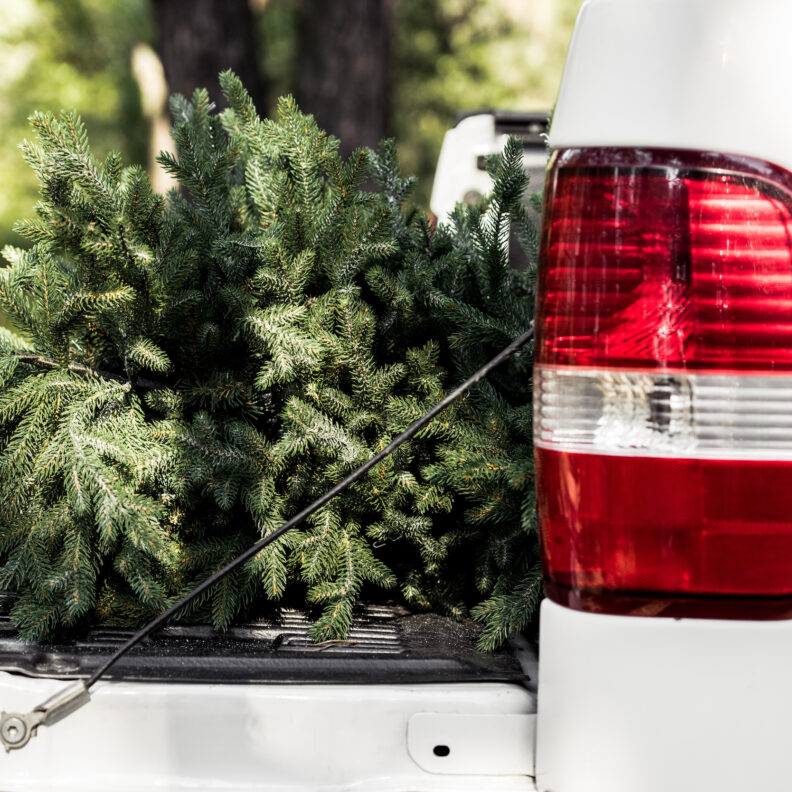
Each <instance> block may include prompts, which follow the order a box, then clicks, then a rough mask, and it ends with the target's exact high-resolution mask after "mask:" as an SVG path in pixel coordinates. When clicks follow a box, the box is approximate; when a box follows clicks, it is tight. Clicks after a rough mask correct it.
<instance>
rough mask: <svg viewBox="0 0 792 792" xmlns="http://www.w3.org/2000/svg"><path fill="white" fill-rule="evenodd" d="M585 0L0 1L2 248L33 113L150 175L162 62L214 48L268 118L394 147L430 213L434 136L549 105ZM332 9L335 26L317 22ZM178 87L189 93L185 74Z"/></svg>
mask: <svg viewBox="0 0 792 792" xmlns="http://www.w3.org/2000/svg"><path fill="white" fill-rule="evenodd" d="M581 2H582V0H333V3H330V2H328V0H250V2H248V0H224V1H223V2H219V0H2V10H3V14H2V29H0V74H2V75H3V79H2V83H0V173H1V174H2V189H1V190H0V243H1V244H6V243H14V244H21V243H22V240H21V239H20V238H19V237H17V236H16V235H15V234H14V232H13V231H12V226H13V223H14V221H15V220H17V219H19V218H21V217H25V216H29V215H30V213H31V211H32V207H33V205H34V203H35V200H36V194H37V185H36V183H35V181H34V180H33V178H32V176H31V174H30V173H29V171H28V169H27V166H26V165H25V164H24V162H23V161H22V159H21V157H20V154H19V151H18V149H17V145H18V143H19V142H21V140H22V139H23V138H24V137H25V136H29V130H28V126H27V117H28V116H29V115H30V114H31V112H32V111H33V110H34V109H44V110H53V111H55V110H58V109H60V108H63V107H71V108H75V109H76V110H77V111H79V112H80V113H81V114H82V116H83V118H84V119H85V121H86V122H87V125H88V129H89V132H90V136H91V141H92V144H93V146H94V148H95V150H96V152H97V153H98V154H99V155H100V156H103V155H104V154H105V153H106V152H107V151H108V150H110V149H118V150H120V151H121V152H122V153H123V155H124V158H125V160H126V161H127V162H140V163H148V165H149V167H150V168H151V169H152V170H154V169H155V168H156V166H155V165H154V164H153V155H154V153H156V151H157V150H159V149H160V148H162V147H164V146H167V144H168V138H167V127H168V117H167V108H166V105H165V102H164V99H165V95H166V93H167V92H168V91H169V90H173V89H182V90H184V88H183V87H182V86H181V85H175V86H174V85H172V84H170V85H167V87H166V77H168V76H169V72H170V75H173V74H176V72H175V67H174V66H173V63H171V64H170V65H169V62H168V58H169V57H170V58H171V61H173V62H176V66H182V67H183V68H184V69H188V70H189V66H190V59H189V57H185V51H187V52H188V54H189V48H190V47H193V48H194V47H195V46H196V42H197V46H206V47H214V54H215V56H216V63H217V64H219V65H220V66H224V65H235V64H236V63H241V64H243V66H242V67H240V70H242V71H244V63H245V59H246V58H247V59H248V61H249V62H250V63H252V64H253V65H252V66H251V69H253V70H255V75H254V77H251V74H252V72H251V71H249V72H248V80H249V81H253V82H256V81H258V84H257V85H255V86H254V88H255V94H256V95H257V97H258V100H259V104H260V105H262V106H261V107H260V110H261V111H262V112H264V113H269V112H270V111H271V109H272V107H273V105H274V103H275V101H276V99H277V97H278V96H279V95H281V94H283V93H287V92H292V93H296V95H297V98H298V100H299V101H300V102H301V104H302V105H303V108H304V109H305V110H307V111H309V112H315V113H316V114H317V118H318V119H319V121H320V123H322V124H324V125H325V126H327V127H328V128H329V129H330V131H331V132H334V133H339V130H342V131H343V130H346V134H345V135H344V137H345V138H346V137H349V138H352V140H348V141H347V140H345V142H347V143H349V146H350V147H351V146H352V145H355V144H358V143H364V144H370V143H371V142H372V140H371V136H372V135H376V137H380V136H381V135H383V134H384V135H388V136H393V137H395V138H396V139H397V141H398V143H399V150H400V153H401V158H402V165H403V169H404V170H405V171H406V172H410V173H415V174H417V175H418V176H419V179H420V181H419V189H418V191H417V193H416V199H417V200H418V201H419V202H421V203H424V204H425V203H426V201H427V199H428V196H429V193H430V190H431V178H432V173H433V170H434V167H435V163H436V158H437V153H438V150H439V146H440V143H441V141H442V137H443V134H444V132H445V130H446V129H447V128H448V127H449V126H450V125H451V124H453V122H454V118H455V116H456V114H457V112H459V111H462V110H471V109H481V108H500V109H513V110H537V109H539V110H545V109H550V108H551V106H552V104H553V102H554V98H555V94H556V91H557V89H558V83H559V80H560V76H561V69H562V65H563V58H564V55H565V52H566V48H567V45H568V42H569V37H570V33H571V29H572V24H573V22H574V18H575V15H576V13H577V11H578V8H579V6H580V4H581ZM366 4H367V5H366ZM241 6H244V8H242V7H241ZM331 6H332V7H333V8H334V9H335V11H336V12H338V13H337V14H336V16H339V14H340V16H341V17H342V18H341V19H336V20H335V21H333V20H328V19H326V18H322V17H323V15H325V16H327V14H328V13H329V12H330V7H331ZM356 7H359V8H361V9H363V11H365V13H368V12H369V11H370V10H371V9H374V10H375V11H376V13H377V14H378V15H379V17H378V19H377V20H374V24H379V25H380V27H382V26H383V25H384V28H383V29H384V33H382V30H380V32H379V33H378V35H380V36H382V35H384V36H386V37H387V42H386V44H387V46H384V47H383V46H382V45H381V43H380V44H372V42H371V41H370V40H369V39H370V37H369V35H368V34H367V33H366V28H365V25H367V24H371V22H370V21H369V20H368V19H361V20H357V19H356V17H355V14H356V10H355V9H356ZM344 14H347V17H346V18H343V15H344ZM229 15H230V16H229ZM234 15H235V16H234ZM240 15H241V16H240ZM359 16H361V17H363V16H365V14H359ZM239 20H242V21H241V22H240V21H239ZM246 20H249V21H250V30H248V29H247V23H246ZM229 27H230V28H231V29H232V30H231V33H230V34H229V32H228V30H229ZM239 28H244V30H239ZM361 31H362V32H361ZM251 33H252V35H251ZM240 34H241V35H240ZM190 37H192V38H190ZM202 42H203V43H202ZM240 42H241V43H240ZM169 47H170V49H169ZM174 47H175V49H174ZM179 47H181V50H180V49H179ZM225 47H227V48H229V55H228V59H227V62H226V60H225V55H226V53H225V52H224V51H223V49H224V48H225ZM366 47H368V54H367V55H366V57H368V58H369V59H371V58H372V57H373V58H379V60H380V61H381V62H380V63H374V67H373V68H372V67H371V65H370V63H371V61H369V62H368V63H369V65H366V66H365V68H366V69H369V70H370V72H371V83H372V84H371V85H366V84H361V85H356V84H355V79H359V77H354V75H353V76H351V77H347V76H346V75H345V74H344V72H343V70H344V68H346V67H345V66H344V63H351V62H354V59H355V58H356V57H357V55H358V54H359V53H362V54H363V55H365V54H366V53H365V50H366ZM185 48H187V50H185ZM240 48H242V49H246V50H249V52H247V51H246V52H242V53H240V51H239V50H240ZM388 49H389V50H390V51H388ZM232 50H233V51H232ZM240 58H241V60H240ZM323 58H325V59H327V63H325V62H324V61H323V60H322V59H323ZM344 59H346V60H344ZM209 61H210V65H211V58H209ZM196 62H198V61H196ZM200 62H201V63H206V62H207V58H206V57H204V58H203V60H201V61H200ZM339 63H340V66H339ZM333 69H335V70H336V71H335V72H334V71H333ZM339 69H340V71H339ZM380 72H381V73H380ZM357 73H358V75H359V74H360V69H358V72H357ZM317 75H321V76H322V77H324V78H328V79H330V80H331V83H330V88H329V91H330V95H329V96H327V94H328V86H327V84H325V85H324V86H323V87H322V89H321V90H323V91H324V94H325V96H324V99H323V98H322V96H321V95H320V94H319V87H318V86H317V87H316V90H313V89H314V86H313V85H312V83H311V81H312V80H317V79H318V77H317ZM194 76H195V78H196V79H202V77H201V75H197V74H196V75H194ZM244 76H245V75H243V77H244ZM175 79H176V78H173V79H171V80H169V82H171V83H172V82H173V81H174V80H175ZM179 79H180V80H181V82H182V83H184V84H185V85H187V84H188V82H186V81H185V80H186V78H185V76H184V75H183V74H182V75H181V76H180V77H179ZM332 80H335V82H334V83H333V82H332ZM375 81H379V82H378V83H377V84H374V82H375ZM325 82H326V80H325ZM363 82H364V83H365V82H368V78H367V79H366V80H365V81H363ZM191 89H192V86H190V88H189V90H191ZM364 89H368V90H369V93H368V94H367V93H366V90H364ZM372 90H373V91H374V94H372V93H371V91H372ZM333 91H335V94H333ZM372 95H373V96H374V97H375V98H376V97H379V100H378V101H380V100H381V101H382V103H383V106H384V111H381V112H379V116H377V118H376V119H375V123H374V124H373V125H372V123H369V124H368V128H367V129H365V130H363V129H361V130H358V129H357V128H356V127H355V124H356V123H360V124H362V123H363V122H362V121H361V122H358V121H357V110H361V111H362V110H364V109H365V108H364V106H365V105H366V103H368V104H369V105H370V104H371V103H372V99H371V98H370V97H371V96H372ZM367 96H368V97H369V98H367ZM343 97H347V98H348V99H349V100H350V101H347V102H346V104H345V103H344V102H343V101H341V98H343ZM322 101H324V104H322ZM312 104H316V107H313V106H312ZM328 108H329V109H328ZM333 108H337V115H338V116H339V117H335V118H334V117H333V115H332V111H333ZM369 122H370V119H369ZM377 124H379V127H378V126H377ZM358 133H359V134H358ZM356 137H359V139H355V138H356ZM153 175H154V176H155V177H156V181H157V183H158V184H160V185H161V186H165V184H164V182H162V181H161V176H160V175H158V174H155V173H153Z"/></svg>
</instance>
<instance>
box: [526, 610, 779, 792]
mask: <svg viewBox="0 0 792 792" xmlns="http://www.w3.org/2000/svg"><path fill="white" fill-rule="evenodd" d="M540 647H541V653H542V654H541V664H540V670H539V721H538V731H537V766H536V774H537V787H538V789H539V790H540V792H710V790H717V791H718V792H746V790H761V791H762V792H788V791H789V789H790V788H792V776H791V771H790V761H789V757H790V727H789V712H790V702H792V674H790V667H791V666H792V621H771V622H747V621H722V620H715V619H682V620H677V619H665V618H642V617H630V616H608V615H603V614H596V613H581V612H578V611H574V610H570V609H568V608H563V607H561V606H559V605H556V604H555V603H552V602H549V601H545V602H544V603H543V605H542V621H541V640H540Z"/></svg>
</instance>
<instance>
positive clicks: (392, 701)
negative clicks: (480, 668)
mask: <svg viewBox="0 0 792 792" xmlns="http://www.w3.org/2000/svg"><path fill="white" fill-rule="evenodd" d="M64 684H65V683H64V682H62V681H55V680H45V679H28V678H25V677H21V676H17V675H12V674H8V673H4V672H3V673H0V702H1V703H2V708H3V709H5V710H18V711H22V712H26V711H28V710H29V709H30V708H31V707H32V706H33V705H35V704H36V703H38V702H40V701H42V700H43V699H45V698H47V696H49V695H50V694H52V693H54V692H56V691H57V690H59V689H61V688H62V687H63V686H64ZM534 711H535V700H534V697H533V696H532V694H530V693H529V692H528V691H526V690H523V689H522V688H520V687H518V686H515V685H506V684H488V683H483V684H458V685H451V684H449V685H414V686H407V685H404V686H401V685H382V686H377V685H372V686H367V685H325V686H322V685H188V684H160V683H134V682H106V683H99V684H98V685H97V686H96V688H95V690H94V691H93V692H92V696H91V701H90V703H88V704H87V705H85V706H84V707H82V708H81V709H80V710H78V711H77V712H75V713H73V714H72V715H70V716H69V717H68V718H67V719H65V720H63V721H61V722H60V723H57V724H55V725H53V726H52V727H47V728H41V729H40V730H39V734H38V736H37V737H34V738H33V739H32V740H31V742H30V744H29V745H28V746H26V747H25V748H23V749H22V750H19V751H12V752H11V753H9V754H0V789H1V790H3V792H45V791H46V792H111V790H112V792H116V791H118V792H144V790H145V792H149V790H157V791H158V792H177V790H179V791H183V790H191V792H209V791H210V790H211V792H253V791H254V790H255V791H256V792H276V790H277V792H286V790H288V791H289V792H301V791H303V790H304V791H305V792H308V790H311V792H341V791H342V790H353V789H354V790H355V792H407V790H410V791H411V792H432V791H433V790H440V791H442V792H457V790H458V791H459V792H485V791H486V790H491V791H492V792H530V791H531V790H535V787H534V786H533V782H532V780H531V779H530V778H528V776H527V775H522V776H519V775H512V776H504V775H483V774H479V775H467V776H458V775H456V776H451V775H440V774H437V773H433V772H429V771H427V770H425V769H423V768H421V767H420V766H419V765H418V764H417V763H416V762H415V761H414V760H413V759H412V758H411V756H410V753H409V752H408V749H407V732H408V723H409V722H410V718H412V717H413V716H414V715H416V714H417V713H421V712H429V713H446V714H459V715H464V716H476V715H486V716H488V717H492V718H496V719H497V717H498V716H501V717H506V718H511V717H513V716H518V718H519V719H520V722H521V723H522V722H523V718H524V717H525V716H527V715H529V714H530V713H532V712H534ZM477 733H479V732H478V731H477ZM462 736H463V735H462ZM424 737H425V738H426V739H428V740H430V741H431V737H432V736H431V733H430V732H426V733H425V734H424ZM531 747H532V746H531V745H530V742H528V743H527V744H526V745H525V751H526V754H527V755H530V752H531ZM415 750H418V749H417V748H415ZM465 750H467V751H472V750H474V749H473V746H472V743H471V741H469V740H468V742H467V744H466V748H465ZM478 766H479V767H483V764H481V763H480V764H479V765H478Z"/></svg>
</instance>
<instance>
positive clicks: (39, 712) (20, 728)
mask: <svg viewBox="0 0 792 792" xmlns="http://www.w3.org/2000/svg"><path fill="white" fill-rule="evenodd" d="M89 698H90V693H89V692H88V688H87V686H86V684H85V682H83V681H82V680H80V681H79V682H75V683H73V684H71V685H69V686H68V687H67V688H64V689H63V690H61V691H60V693H56V694H55V695H54V696H52V697H51V698H48V699H47V700H46V701H45V702H44V703H43V704H39V705H38V707H35V708H34V709H33V710H32V711H31V712H28V713H27V714H26V715H23V714H22V713H19V712H0V742H2V744H3V747H4V748H5V749H6V753H8V752H9V751H10V750H11V749H12V748H22V747H24V746H25V745H27V744H28V742H29V741H30V738H31V737H35V736H36V730H37V729H38V727H39V726H51V725H52V724H53V723H56V722H57V721H59V720H60V719H61V718H65V717H66V716H67V715H69V714H71V713H72V712H74V710H76V709H78V708H79V707H81V706H82V705H83V704H86V703H87V702H88V699H89Z"/></svg>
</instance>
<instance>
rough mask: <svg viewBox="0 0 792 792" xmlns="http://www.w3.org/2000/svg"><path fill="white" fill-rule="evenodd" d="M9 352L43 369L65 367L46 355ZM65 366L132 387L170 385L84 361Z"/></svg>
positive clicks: (95, 377) (76, 372)
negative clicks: (120, 372) (123, 374)
mask: <svg viewBox="0 0 792 792" xmlns="http://www.w3.org/2000/svg"><path fill="white" fill-rule="evenodd" d="M9 354H11V355H13V356H14V357H15V358H17V359H18V360H19V361H20V362H21V363H28V364H29V365H32V366H38V367H39V368H42V369H48V370H52V369H60V368H64V366H63V364H62V363H58V361H57V360H52V359H50V358H48V357H44V355H34V354H32V353H30V352H21V351H19V350H16V349H12V350H11V351H10V353H9ZM65 368H66V369H68V370H69V371H73V372H74V373H75V374H81V375H83V376H85V377H93V378H94V379H103V380H109V381H111V382H120V383H121V384H122V385H126V386H129V387H131V388H140V389H141V390H163V389H165V388H167V387H168V386H167V385H166V384H164V383H162V382H157V381H156V380H150V379H146V378H144V377H122V376H121V375H120V374H113V373H112V372H111V371H102V370H101V369H95V368H91V366H86V365H85V364H83V363H75V362H70V363H67V364H66V366H65Z"/></svg>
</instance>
